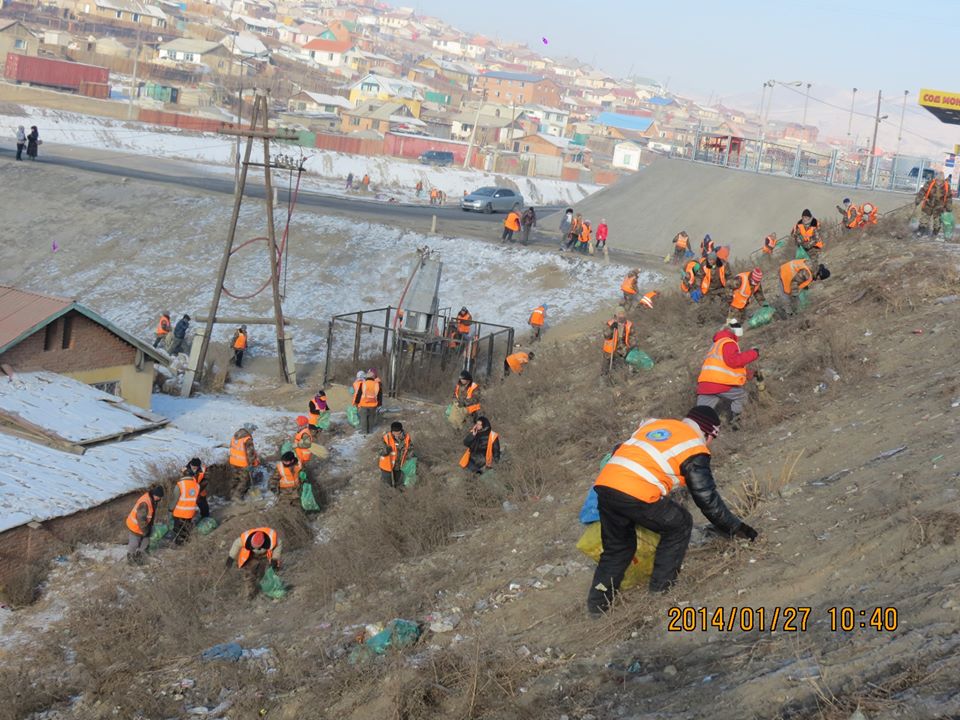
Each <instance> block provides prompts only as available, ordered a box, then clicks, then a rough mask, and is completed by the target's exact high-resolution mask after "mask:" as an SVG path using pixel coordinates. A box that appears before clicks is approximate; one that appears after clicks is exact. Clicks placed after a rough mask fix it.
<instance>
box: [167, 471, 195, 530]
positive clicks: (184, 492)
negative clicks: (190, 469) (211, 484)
mask: <svg viewBox="0 0 960 720" xmlns="http://www.w3.org/2000/svg"><path fill="white" fill-rule="evenodd" d="M177 487H178V488H179V489H180V498H179V499H178V500H177V505H176V507H174V508H173V516H174V517H175V518H180V519H182V520H190V519H191V518H192V517H193V516H194V515H196V514H197V498H198V497H199V496H200V483H198V482H197V481H196V480H194V479H193V478H191V477H185V478H181V480H180V482H178V483H177Z"/></svg>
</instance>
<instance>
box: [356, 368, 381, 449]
mask: <svg viewBox="0 0 960 720" xmlns="http://www.w3.org/2000/svg"><path fill="white" fill-rule="evenodd" d="M353 404H354V405H356V406H357V410H358V412H359V415H360V432H362V433H363V434H364V435H369V434H370V433H371V432H372V431H373V426H374V425H376V423H377V412H378V411H379V410H380V406H381V405H383V386H382V385H381V384H380V378H378V377H377V376H376V372H371V371H367V377H366V379H365V380H364V381H363V382H362V383H361V384H360V387H359V388H358V389H357V392H356V394H355V395H354V396H353Z"/></svg>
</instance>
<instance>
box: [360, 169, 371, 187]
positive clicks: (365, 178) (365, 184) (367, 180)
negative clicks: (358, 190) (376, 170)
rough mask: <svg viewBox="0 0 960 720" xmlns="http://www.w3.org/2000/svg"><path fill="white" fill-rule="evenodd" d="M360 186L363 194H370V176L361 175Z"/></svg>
mask: <svg viewBox="0 0 960 720" xmlns="http://www.w3.org/2000/svg"><path fill="white" fill-rule="evenodd" d="M360 185H361V187H362V188H363V191H364V192H370V176H369V175H368V174H367V173H364V174H363V180H361V181H360Z"/></svg>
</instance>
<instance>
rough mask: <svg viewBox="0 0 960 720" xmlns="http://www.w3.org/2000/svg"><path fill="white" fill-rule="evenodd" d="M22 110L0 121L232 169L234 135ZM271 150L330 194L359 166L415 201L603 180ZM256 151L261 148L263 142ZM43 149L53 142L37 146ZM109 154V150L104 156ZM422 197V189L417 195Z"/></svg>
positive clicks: (553, 196)
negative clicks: (434, 191) (432, 192)
mask: <svg viewBox="0 0 960 720" xmlns="http://www.w3.org/2000/svg"><path fill="white" fill-rule="evenodd" d="M23 109H24V114H23V115H0V125H2V126H5V127H8V128H10V130H11V135H12V134H13V133H14V132H15V131H16V128H17V126H19V125H24V126H25V127H29V126H30V125H36V126H37V128H38V129H39V132H40V138H41V140H43V141H44V142H46V143H57V144H62V145H70V146H73V147H81V148H92V149H97V148H101V149H104V150H111V151H116V152H123V153H129V154H131V155H136V156H138V157H158V158H172V159H178V160H189V161H193V162H198V163H204V164H210V165H213V166H218V165H219V166H221V167H219V168H218V167H213V168H212V170H213V171H214V172H217V173H218V174H229V175H233V163H234V158H235V153H236V141H235V140H233V139H232V138H228V137H224V136H220V135H217V134H215V133H198V132H189V131H184V130H179V129H177V128H166V127H162V126H156V125H150V124H147V123H141V122H132V121H128V122H124V121H121V120H112V119H109V118H99V117H95V116H91V115H82V114H79V113H72V112H67V111H63V110H52V109H48V108H38V107H30V106H23ZM272 149H273V151H274V153H273V154H274V155H290V156H294V157H298V156H299V155H300V153H301V152H302V153H303V157H304V166H305V167H306V170H307V175H306V176H305V177H304V180H303V182H302V184H301V187H302V189H304V190H311V191H314V192H322V193H327V194H334V195H345V194H350V193H348V191H347V189H346V186H345V182H344V181H345V179H346V177H347V175H348V174H349V173H353V174H354V177H355V178H356V181H357V183H359V182H360V178H361V177H363V175H364V174H369V175H370V180H371V186H372V190H373V191H374V192H373V193H370V195H369V197H370V198H371V199H373V200H376V199H379V200H381V201H386V200H388V199H390V198H393V199H395V200H397V201H410V202H417V201H418V199H417V197H416V194H415V190H414V188H415V186H416V184H417V181H418V180H419V181H422V182H423V184H424V186H425V187H426V188H430V187H435V188H438V189H440V190H442V191H444V192H445V193H446V194H447V195H448V198H449V201H451V202H457V201H458V200H459V198H460V197H461V196H462V195H463V192H464V191H467V192H472V191H473V190H476V189H477V188H478V187H482V186H484V185H503V184H507V185H511V186H513V187H515V188H516V189H517V190H519V191H520V192H521V193H523V196H524V198H525V199H526V201H527V203H529V204H534V205H557V204H569V205H572V204H574V203H576V202H578V201H580V200H583V198H585V197H586V196H587V195H590V194H591V193H594V192H596V191H597V190H599V189H600V188H601V186H599V185H593V184H589V183H574V182H569V181H566V180H558V179H551V178H530V177H526V176H523V175H500V174H495V173H488V172H483V171H479V170H464V169H462V168H453V167H449V168H438V167H432V166H426V165H420V164H419V163H417V162H415V161H410V160H403V159H400V158H394V157H386V156H376V157H373V156H365V155H348V154H346V153H338V152H331V151H327V150H318V149H316V148H304V147H300V146H298V145H290V144H286V143H275V144H274V145H273V148H272ZM254 151H255V152H259V153H260V160H262V159H263V157H262V155H263V150H262V148H261V146H259V145H255V146H254ZM44 152H53V153H54V154H55V151H54V150H52V149H51V150H48V149H43V148H42V149H41V151H40V153H41V156H42V155H43V153H44ZM105 160H106V161H107V162H109V159H108V158H105ZM274 182H275V184H277V185H278V186H281V187H285V186H286V183H285V176H284V173H278V174H277V175H276V176H275V179H274ZM420 200H421V201H422V202H426V193H424V197H423V198H420Z"/></svg>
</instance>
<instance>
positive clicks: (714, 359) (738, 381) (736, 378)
mask: <svg viewBox="0 0 960 720" xmlns="http://www.w3.org/2000/svg"><path fill="white" fill-rule="evenodd" d="M730 343H733V344H734V345H736V344H737V341H736V340H734V339H733V338H728V337H724V338H720V339H719V340H717V341H716V342H715V343H714V344H713V347H711V348H710V352H708V353H707V357H706V359H704V361H703V367H702V368H700V375H699V376H698V377H697V382H698V383H702V382H709V383H717V384H718V385H733V386H738V385H746V384H747V369H746V368H745V367H742V368H735V367H730V366H729V365H727V362H726V360H724V359H723V348H724V346H725V345H729V344H730Z"/></svg>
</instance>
